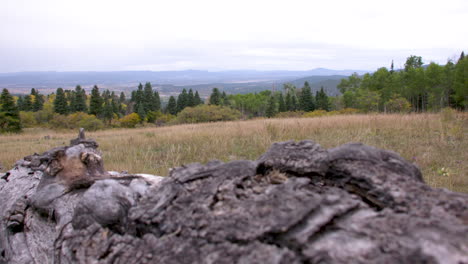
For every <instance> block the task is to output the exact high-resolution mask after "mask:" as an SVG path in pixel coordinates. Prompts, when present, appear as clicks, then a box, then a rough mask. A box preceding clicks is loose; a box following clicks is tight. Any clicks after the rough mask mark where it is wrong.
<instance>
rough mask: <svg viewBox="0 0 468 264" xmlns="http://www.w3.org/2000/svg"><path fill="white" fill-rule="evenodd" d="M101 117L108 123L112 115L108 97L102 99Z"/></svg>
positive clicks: (112, 111)
mask: <svg viewBox="0 0 468 264" xmlns="http://www.w3.org/2000/svg"><path fill="white" fill-rule="evenodd" d="M102 117H103V119H104V120H107V121H108V122H109V124H110V122H111V120H112V117H114V110H113V109H112V102H111V100H110V99H107V100H105V101H104V108H103V110H102Z"/></svg>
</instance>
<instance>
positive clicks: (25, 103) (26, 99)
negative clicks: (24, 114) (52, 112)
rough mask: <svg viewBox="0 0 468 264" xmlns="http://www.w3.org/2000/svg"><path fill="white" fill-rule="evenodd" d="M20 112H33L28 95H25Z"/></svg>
mask: <svg viewBox="0 0 468 264" xmlns="http://www.w3.org/2000/svg"><path fill="white" fill-rule="evenodd" d="M21 110H23V111H32V110H33V103H32V100H31V96H30V95H26V96H25V97H24V100H23V107H22V109H21Z"/></svg>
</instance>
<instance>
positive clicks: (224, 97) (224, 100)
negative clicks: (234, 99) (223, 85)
mask: <svg viewBox="0 0 468 264" xmlns="http://www.w3.org/2000/svg"><path fill="white" fill-rule="evenodd" d="M221 105H226V106H229V100H228V97H227V94H226V92H224V91H223V92H222V93H221Z"/></svg>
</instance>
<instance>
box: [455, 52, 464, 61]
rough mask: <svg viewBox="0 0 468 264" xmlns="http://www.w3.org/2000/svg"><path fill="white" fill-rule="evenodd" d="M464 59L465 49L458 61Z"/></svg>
mask: <svg viewBox="0 0 468 264" xmlns="http://www.w3.org/2000/svg"><path fill="white" fill-rule="evenodd" d="M463 59H465V52H464V51H462V52H461V54H460V58H459V59H458V62H460V61H462V60H463ZM458 62H457V63H458Z"/></svg>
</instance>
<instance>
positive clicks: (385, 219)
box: [0, 136, 468, 263]
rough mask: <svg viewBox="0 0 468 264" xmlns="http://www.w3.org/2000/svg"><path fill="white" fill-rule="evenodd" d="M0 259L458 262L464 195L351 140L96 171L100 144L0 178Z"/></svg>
mask: <svg viewBox="0 0 468 264" xmlns="http://www.w3.org/2000/svg"><path fill="white" fill-rule="evenodd" d="M0 204H1V207H0V216H2V221H1V227H0V235H1V237H0V253H1V254H0V262H1V263H468V208H467V206H468V195H466V194H462V193H454V192H450V191H448V190H445V189H434V188H431V187H429V186H427V185H426V184H425V183H424V182H423V180H422V176H421V173H420V171H419V169H418V168H417V167H415V166H414V165H413V164H410V163H408V162H407V161H405V160H404V159H402V158H401V157H400V156H398V155H397V154H395V153H393V152H389V151H385V150H380V149H376V148H373V147H369V146H365V145H361V144H347V145H343V146H340V147H338V148H334V149H329V150H326V149H323V148H321V147H320V146H319V145H318V144H316V143H314V142H312V141H301V142H298V143H295V142H292V141H289V142H283V143H276V144H274V145H273V146H272V147H271V149H270V150H269V151H268V152H267V153H265V154H264V155H263V156H262V157H260V158H259V159H258V160H257V161H234V162H229V163H222V162H219V161H212V162H209V163H207V164H206V165H201V164H198V163H195V164H190V165H186V166H182V167H179V168H175V169H173V170H172V171H171V173H170V175H169V177H166V178H164V179H163V180H162V181H161V178H159V177H157V176H155V177H152V176H147V175H146V176H145V175H121V174H117V173H108V172H106V171H105V170H104V167H103V163H102V159H101V156H100V153H99V152H98V151H97V144H96V142H94V141H93V140H86V139H84V136H83V137H82V138H78V139H76V140H73V141H72V144H71V146H69V147H62V148H56V149H53V150H51V151H48V152H46V153H44V154H42V155H32V156H28V157H26V158H25V159H23V160H21V161H19V162H18V163H17V165H16V166H15V168H14V169H13V170H11V171H9V172H8V173H7V174H5V175H4V176H3V177H2V180H1V181H0Z"/></svg>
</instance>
